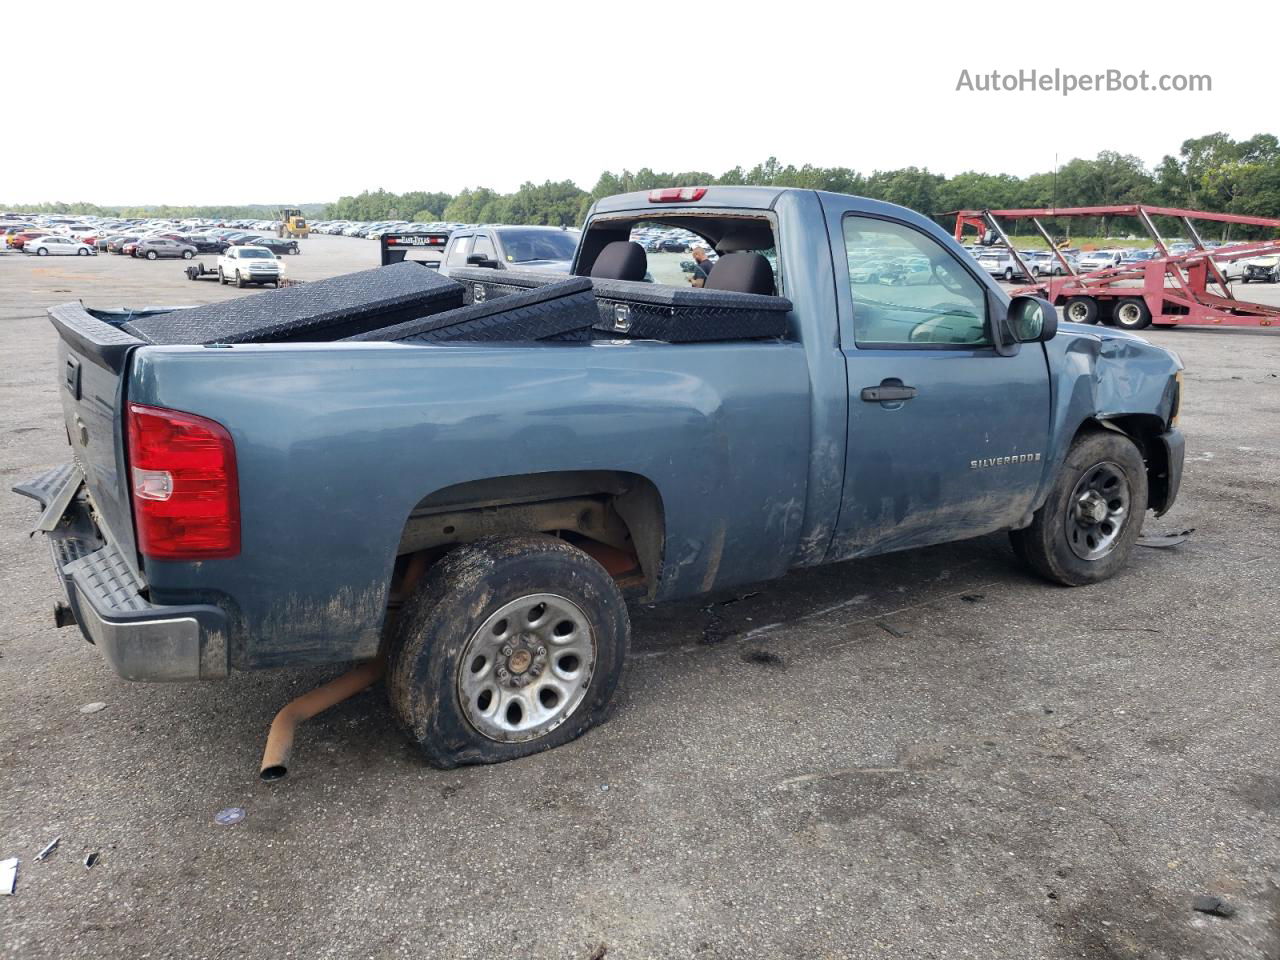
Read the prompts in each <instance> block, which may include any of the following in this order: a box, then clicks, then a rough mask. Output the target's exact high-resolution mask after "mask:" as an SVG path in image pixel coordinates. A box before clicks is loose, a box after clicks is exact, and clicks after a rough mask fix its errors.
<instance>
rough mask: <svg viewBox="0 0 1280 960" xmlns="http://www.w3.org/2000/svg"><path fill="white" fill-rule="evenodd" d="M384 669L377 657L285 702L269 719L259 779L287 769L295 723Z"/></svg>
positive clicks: (373, 680)
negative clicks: (271, 718) (273, 716)
mask: <svg viewBox="0 0 1280 960" xmlns="http://www.w3.org/2000/svg"><path fill="white" fill-rule="evenodd" d="M385 668H386V660H385V658H383V657H381V656H379V657H377V658H376V659H374V660H369V661H367V662H365V663H362V664H360V665H359V666H358V667H354V668H353V669H351V670H348V671H347V672H346V673H344V674H342V676H340V677H335V678H334V679H332V680H330V681H329V682H328V683H326V684H324V685H322V686H319V687H316V688H315V689H314V690H312V691H311V692H310V693H304V694H303V695H302V696H300V697H298V698H297V699H296V700H290V701H289V702H288V703H287V704H285V705H284V708H283V709H282V710H281V711H280V712H279V713H277V714H276V718H275V719H274V720H272V721H271V732H270V733H269V734H267V748H266V749H265V750H264V751H263V752H262V769H261V771H260V773H259V775H260V776H261V777H262V779H263V780H280V779H282V778H283V777H284V776H285V775H286V774H287V773H288V772H289V753H290V752H291V751H292V750H293V735H294V733H295V732H296V731H297V729H298V724H300V723H302V722H303V721H304V720H310V719H311V718H312V717H314V716H315V715H316V714H317V713H322V712H324V711H325V710H328V709H329V708H330V707H332V706H333V705H334V704H336V703H341V702H342V701H343V700H346V699H347V698H348V697H353V696H355V695H356V694H357V693H359V692H360V691H361V690H365V689H368V688H369V687H371V686H373V684H375V683H377V682H378V679H379V678H380V677H381V676H382V672H383V670H384V669H385Z"/></svg>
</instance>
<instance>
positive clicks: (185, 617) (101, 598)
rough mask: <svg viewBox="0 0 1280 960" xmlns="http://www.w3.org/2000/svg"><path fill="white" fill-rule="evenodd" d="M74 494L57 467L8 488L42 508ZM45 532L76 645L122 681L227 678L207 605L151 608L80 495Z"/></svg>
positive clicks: (222, 631) (72, 477) (216, 622)
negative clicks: (84, 643)
mask: <svg viewBox="0 0 1280 960" xmlns="http://www.w3.org/2000/svg"><path fill="white" fill-rule="evenodd" d="M66 484H73V485H74V486H75V487H78V486H79V484H80V474H79V471H78V470H76V469H71V470H68V469H67V468H66V467H60V468H58V469H57V470H54V471H50V472H49V473H47V474H45V475H43V476H42V477H38V478H36V479H35V480H33V481H31V482H29V483H26V484H22V485H20V486H17V487H14V492H15V493H20V494H22V495H24V496H28V497H31V498H33V499H35V500H36V501H37V502H39V503H40V505H41V507H46V506H48V504H50V503H54V502H56V500H57V499H58V497H59V495H62V494H64V493H65V490H66V487H65V485H66ZM56 521H57V523H56V526H54V528H53V529H52V530H49V531H48V533H47V536H48V538H49V547H50V549H51V550H52V552H53V565H54V570H55V572H56V573H57V575H58V579H59V580H60V581H61V582H62V586H63V589H64V590H65V591H66V594H67V603H68V604H69V605H70V607H71V611H72V613H73V614H74V616H75V622H76V623H77V624H78V625H79V627H80V631H81V633H82V634H83V635H84V638H85V639H86V640H88V641H89V642H90V643H92V644H93V645H94V646H96V647H98V648H99V649H100V650H101V651H102V653H103V655H104V656H105V657H106V658H107V662H108V663H110V664H111V667H112V669H114V670H115V671H116V673H118V674H120V676H122V677H124V678H125V679H126V680H152V681H172V680H206V679H214V678H217V677H225V676H226V675H227V615H226V612H225V611H224V610H222V609H221V608H220V607H217V606H214V605H212V604H191V605H181V606H172V605H157V604H153V603H151V602H150V601H148V600H147V599H146V597H145V596H144V592H145V585H144V584H143V583H142V581H140V580H139V579H138V578H137V576H136V575H135V574H134V573H133V571H132V569H131V568H130V567H129V564H128V563H126V562H125V559H124V557H123V556H122V555H121V553H120V551H119V550H117V549H116V547H115V545H114V544H112V543H110V542H108V541H107V540H105V539H104V538H103V536H102V533H101V531H100V530H99V529H98V527H97V525H96V524H95V523H94V522H93V519H92V517H91V516H90V513H89V509H88V504H87V502H86V501H85V500H84V498H83V495H80V496H77V497H76V498H74V499H72V500H71V502H70V504H69V505H68V506H67V507H66V509H65V510H64V511H63V512H62V514H61V516H60V517H59V518H56Z"/></svg>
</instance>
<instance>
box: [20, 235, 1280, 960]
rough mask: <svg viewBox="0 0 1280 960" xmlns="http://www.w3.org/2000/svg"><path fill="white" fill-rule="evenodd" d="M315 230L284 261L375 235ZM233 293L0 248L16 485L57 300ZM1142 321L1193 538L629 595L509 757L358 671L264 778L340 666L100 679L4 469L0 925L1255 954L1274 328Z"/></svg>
mask: <svg viewBox="0 0 1280 960" xmlns="http://www.w3.org/2000/svg"><path fill="white" fill-rule="evenodd" d="M304 250H305V252H304V253H303V254H302V255H301V256H297V257H289V258H287V261H286V262H287V264H288V267H289V270H290V275H292V276H295V277H299V278H303V279H305V278H310V277H321V276H327V275H330V274H333V273H339V272H343V271H345V270H350V269H356V268H359V267H362V266H366V265H372V263H373V261H374V258H375V247H374V245H373V244H371V243H369V242H366V241H360V240H353V239H348V238H338V237H332V238H330V237H317V238H313V239H311V240H308V241H307V242H306V243H305V244H304ZM206 259H207V260H210V261H211V260H212V258H206ZM1248 289H1249V291H1250V293H1251V294H1254V293H1256V294H1257V295H1259V297H1260V298H1261V297H1263V296H1265V297H1267V298H1269V299H1271V300H1272V302H1276V301H1280V296H1277V294H1278V293H1280V291H1277V290H1275V289H1272V288H1266V287H1251V288H1248ZM243 295H244V293H242V292H239V291H236V290H234V289H231V288H223V287H219V286H218V285H217V284H216V283H212V284H210V283H190V282H188V281H187V280H186V279H185V278H183V277H182V266H181V265H180V264H177V263H172V262H159V263H147V262H143V261H130V260H126V259H124V258H120V257H105V256H104V257H98V258H96V259H91V260H77V259H73V258H66V259H56V260H55V259H48V260H42V261H36V260H34V259H32V258H23V257H14V256H5V257H0V356H3V357H4V358H5V363H4V370H3V373H2V374H0V409H2V410H3V418H2V419H0V481H3V487H4V488H5V490H7V488H8V487H9V486H11V485H12V484H13V483H15V482H18V481H20V480H23V479H26V478H28V477H30V476H32V475H34V474H35V473H36V472H38V471H39V470H41V469H43V468H45V467H47V466H49V465H51V464H54V463H57V462H60V461H62V460H63V459H65V441H64V438H63V428H62V426H61V420H60V413H59V411H58V402H57V392H56V385H55V371H54V370H53V359H54V353H53V345H54V334H53V331H52V328H51V327H50V326H49V324H48V323H47V321H46V320H45V318H44V316H43V310H44V308H45V307H46V306H48V305H50V304H53V303H57V302H62V301H65V300H69V299H74V298H77V297H78V298H82V299H84V300H85V301H86V302H87V303H91V304H93V305H97V306H116V305H120V304H128V305H131V306H140V305H144V304H154V303H174V302H179V303H181V302H187V303H190V302H196V301H205V300H210V299H214V298H222V297H236V296H243ZM1150 337H1151V339H1152V340H1154V341H1156V342H1158V343H1161V344H1164V345H1168V346H1171V347H1173V348H1175V349H1176V350H1178V351H1179V352H1180V353H1181V355H1182V357H1183V359H1184V360H1185V362H1186V364H1187V368H1188V371H1187V375H1186V392H1185V403H1184V413H1183V427H1184V430H1185V432H1186V434H1187V438H1188V463H1187V472H1186V479H1185V483H1184V486H1183V492H1182V497H1181V499H1180V500H1179V503H1178V505H1177V507H1176V508H1175V510H1174V511H1173V512H1172V513H1171V514H1170V515H1168V516H1166V517H1164V518H1162V519H1160V520H1158V521H1150V522H1149V529H1151V530H1155V531H1174V530H1181V529H1184V528H1187V527H1194V528H1195V530H1196V532H1195V535H1194V537H1193V539H1192V540H1191V542H1190V543H1188V544H1186V545H1184V546H1182V547H1180V548H1177V549H1174V550H1149V549H1140V550H1138V551H1137V556H1136V557H1135V559H1134V562H1133V564H1132V565H1131V567H1130V569H1129V570H1128V571H1127V572H1126V573H1125V574H1124V575H1122V576H1120V577H1119V578H1117V579H1115V580H1114V581H1111V582H1109V583H1107V584H1104V585H1100V586H1097V587H1092V588H1086V589H1077V590H1065V589H1059V588H1053V587H1049V586H1046V585H1044V584H1042V583H1040V582H1037V581H1035V580H1033V579H1031V578H1030V577H1028V576H1027V575H1026V574H1024V573H1023V572H1022V571H1021V570H1020V569H1019V568H1018V567H1017V566H1015V564H1014V562H1013V558H1012V555H1011V553H1010V551H1009V549H1008V547H1007V544H1006V541H1005V539H1004V538H1003V537H998V536H997V537H990V538H985V539H982V540H977V541H972V542H967V543H961V544H955V545H951V546H946V547H938V548H934V549H929V550H924V551H918V552H913V553H907V554H900V555H895V556H891V557H887V558H882V559H880V560H876V561H865V562H863V561H859V562H853V563H847V564H843V565H839V566H834V567H829V568H823V569H819V570H813V571H809V572H806V573H802V574H798V575H794V576H791V577H789V578H787V579H785V580H783V581H780V582H777V583H772V584H768V585H764V586H761V587H758V588H752V589H749V590H743V591H738V592H736V593H733V594H727V595H718V596H716V597H713V598H712V600H711V602H708V601H707V600H702V601H699V602H694V603H687V604H680V605H675V606H670V607H660V608H656V609H647V608H644V607H640V608H637V609H635V610H634V611H633V616H634V623H635V639H634V647H633V655H632V659H631V662H630V664H629V666H628V673H627V675H626V677H625V679H624V685H623V690H622V694H621V698H620V703H619V707H618V710H617V713H616V716H615V718H614V719H613V720H612V721H611V722H610V723H608V724H607V725H605V726H604V727H602V728H600V729H599V730H597V731H594V732H592V733H590V734H588V735H587V736H586V737H585V738H584V739H582V740H580V741H578V742H576V743H574V744H571V745H570V746H568V747H565V748H562V749H559V750H555V751H552V752H550V753H546V754H542V755H540V756H537V757H534V758H530V759H527V760H522V761H518V762H515V763H510V764H506V765H502V766H497V767H487V768H471V769H466V770H461V771H452V772H439V771H436V770H432V769H430V768H428V767H427V766H425V765H424V764H423V763H422V762H421V761H420V760H419V759H417V757H416V756H415V755H414V754H413V753H412V752H410V750H409V749H408V748H407V747H406V745H405V744H404V743H403V742H402V741H401V740H400V738H399V737H398V735H397V734H396V733H395V732H394V730H393V729H392V725H391V722H390V716H389V713H388V709H387V707H386V705H385V702H384V700H383V697H382V695H381V692H380V691H378V690H374V691H370V692H369V693H366V694H363V695H361V696H359V697H357V698H355V699H353V700H351V701H349V702H348V703H345V704H343V705H341V706H339V707H337V708H335V709H334V710H333V711H331V712H330V713H328V714H326V715H324V716H323V717H321V718H319V719H317V720H316V721H314V722H313V723H311V724H310V725H308V726H307V728H306V729H305V730H304V731H303V732H302V734H301V735H300V738H299V743H298V746H297V750H296V752H295V760H294V764H293V767H292V773H291V775H290V777H289V779H287V780H285V781H283V782H280V783H278V784H272V785H266V784H262V783H260V782H259V781H258V780H257V779H256V768H257V762H258V758H259V756H260V753H261V749H262V743H263V738H264V736H265V733H266V730H267V726H268V724H269V723H270V720H271V717H272V715H273V713H274V712H275V711H276V710H277V709H278V708H279V707H280V706H281V705H282V704H283V703H284V702H285V701H287V700H288V699H289V698H291V697H292V696H295V695H296V694H298V693H300V692H302V691H304V690H306V689H307V688H309V687H310V686H312V685H314V684H315V683H317V682H319V681H322V680H324V679H326V678H327V677H329V676H332V675H333V674H335V673H337V672H338V671H337V670H336V669H334V670H312V671H307V672H296V671H295V672H278V673H264V674H255V675H241V676H234V677H233V678H232V679H231V680H229V681H226V682H221V683H210V684H204V685H196V686H144V685H135V684H130V683H126V682H124V681H122V680H119V679H117V678H116V677H115V676H114V675H113V674H112V673H111V672H110V670H109V669H108V668H107V666H106V665H105V664H104V662H103V660H102V658H101V657H100V656H99V655H98V654H97V653H96V652H95V650H94V649H93V648H92V647H91V646H89V645H88V644H86V643H84V642H83V641H82V640H81V639H80V638H79V636H78V634H77V633H76V632H75V631H74V630H61V631H60V630H55V629H54V628H53V626H52V624H51V621H50V615H49V610H50V606H51V603H52V600H53V598H54V591H55V589H56V586H55V584H54V582H53V579H52V576H51V567H50V561H49V556H48V552H47V550H46V548H45V546H44V545H43V544H42V543H40V542H39V541H38V540H32V539H28V537H27V530H28V529H29V527H30V526H31V524H32V523H33V522H34V520H35V508H34V505H33V504H32V503H30V501H26V500H23V499H21V498H18V497H15V496H10V495H0V582H3V587H2V588H0V859H2V858H4V857H8V856H19V857H21V858H22V866H21V868H20V874H19V879H18V887H17V893H16V896H14V897H11V898H2V897H0V955H2V956H4V957H6V958H15V960H17V958H21V960H37V958H45V957H49V958H54V957H57V958H66V957H84V956H92V957H100V958H117V957H119V958H138V957H173V958H213V957H235V958H247V957H255V958H256V957H263V958H272V960H278V958H282V957H297V958H322V957H333V958H347V957H357V956H358V957H368V958H392V957H415V958H416V957H433V958H451V957H475V958H486V960H488V958H494V957H503V956H512V957H536V958H557V960H558V958H563V960H586V958H588V957H597V958H598V957H601V956H607V957H608V958H609V960H622V958H657V957H673V958H676V957H680V958H683V957H698V958H703V957H705V958H712V957H716V958H720V957H748V956H751V957H805V958H810V957H891V958H899V957H932V958H940V960H941V958H946V960H952V958H957V957H968V958H993V960H994V958H999V960H1008V958H1013V957H1019V958H1022V957H1026V958H1032V957H1034V958H1041V957H1044V958H1067V957H1082V956H1083V957H1090V958H1093V957H1106V958H1139V957H1141V958H1149V957H1157V958H1175V957H1223V958H1227V957H1230V958H1257V960H1264V958H1265V960H1275V958H1277V957H1280V831H1278V830H1277V816H1278V815H1280V772H1278V770H1280V697H1278V696H1277V693H1278V692H1280V653H1278V650H1277V627H1276V624H1277V620H1278V619H1280V617H1278V615H1280V600H1278V599H1277V597H1278V594H1277V592H1276V590H1275V586H1274V585H1275V583H1276V582H1277V579H1278V578H1280V549H1278V547H1277V544H1280V515H1278V514H1277V508H1278V507H1280V451H1278V449H1277V437H1278V436H1280V428H1278V427H1277V423H1278V422H1280V420H1278V418H1280V333H1277V332H1269V331H1258V330H1243V331H1231V330H1210V331H1198V332H1196V331H1189V330H1174V331H1155V332H1152V333H1150ZM92 702H103V703H105V704H106V708H105V709H103V710H101V711H100V712H96V713H90V714H85V713H82V712H81V709H80V708H81V707H82V706H83V705H85V704H89V703H92ZM231 806H238V807H243V808H244V809H245V811H246V817H245V819H244V820H243V821H242V822H240V823H238V824H235V825H232V826H221V825H219V824H218V823H216V822H215V821H214V816H215V814H217V812H218V811H219V810H220V809H222V808H225V807H231ZM55 836H61V838H62V840H61V846H60V847H59V848H58V850H57V851H56V852H55V853H54V854H53V855H52V856H51V857H50V858H49V859H48V860H47V861H46V862H43V863H35V862H33V859H34V856H35V854H36V853H37V852H38V851H39V850H40V848H41V847H43V846H44V845H45V844H46V843H47V842H48V841H49V840H51V839H52V838H53V837H55ZM92 852H97V853H99V854H100V860H99V861H98V863H97V865H96V866H94V867H93V868H92V869H90V870H86V869H85V867H84V865H83V861H84V858H85V856H86V855H87V854H89V853H92ZM1200 894H1210V895H1215V896H1221V897H1223V898H1225V899H1226V900H1228V901H1229V902H1230V903H1231V904H1232V905H1234V907H1235V908H1236V911H1237V912H1236V913H1235V915H1234V916H1232V917H1231V918H1229V919H1223V918H1217V917H1212V916H1207V915H1204V914H1200V913H1196V912H1194V911H1193V910H1192V906H1191V904H1192V898H1193V897H1195V896H1197V895H1200Z"/></svg>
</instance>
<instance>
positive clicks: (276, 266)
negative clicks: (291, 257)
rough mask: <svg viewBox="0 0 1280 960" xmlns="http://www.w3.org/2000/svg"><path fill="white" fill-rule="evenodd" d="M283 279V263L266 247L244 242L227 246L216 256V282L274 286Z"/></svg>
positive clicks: (238, 285) (242, 285)
mask: <svg viewBox="0 0 1280 960" xmlns="http://www.w3.org/2000/svg"><path fill="white" fill-rule="evenodd" d="M283 279H284V264H283V263H281V262H280V258H279V257H277V256H276V255H275V254H274V253H272V252H271V251H270V250H268V249H267V248H266V247H255V246H252V245H251V244H246V245H245V246H243V247H228V248H227V249H226V251H225V252H224V253H223V254H222V256H220V257H218V282H219V283H234V284H235V285H236V286H237V287H246V286H248V285H249V284H251V283H259V284H261V283H271V284H275V285H276V286H279V285H280V281H281V280H283Z"/></svg>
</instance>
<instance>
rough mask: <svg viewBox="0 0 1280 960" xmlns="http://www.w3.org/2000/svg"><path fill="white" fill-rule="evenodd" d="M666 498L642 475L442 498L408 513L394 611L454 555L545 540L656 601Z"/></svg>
mask: <svg viewBox="0 0 1280 960" xmlns="http://www.w3.org/2000/svg"><path fill="white" fill-rule="evenodd" d="M665 530H666V527H665V523H664V515H663V506H662V497H661V495H660V494H659V492H658V489H657V487H655V486H654V485H653V483H652V482H651V481H650V480H648V479H647V478H645V477H642V476H640V475H639V474H635V473H629V472H624V471H611V470H580V471H565V472H556V473H536V474H524V475H517V476H507V477H492V478H487V479H484V480H473V481H469V482H467V483H461V484H456V485H454V486H451V487H446V488H444V489H442V490H437V491H435V492H434V493H431V494H429V495H427V496H426V497H424V498H423V499H422V500H420V501H419V502H418V503H417V504H416V505H415V506H414V508H413V510H411V511H410V513H409V516H408V518H407V519H406V520H405V525H404V528H403V530H402V531H401V534H400V542H399V544H398V546H397V548H396V565H395V573H394V576H393V581H392V590H391V605H392V607H395V606H396V605H398V604H399V603H402V602H403V601H404V599H406V598H407V597H408V595H409V594H410V593H411V592H412V590H413V587H414V586H415V585H416V583H417V581H418V579H420V578H421V576H422V574H424V573H425V572H426V571H427V570H428V569H429V568H430V567H431V565H432V564H434V563H435V562H436V561H437V560H439V559H440V558H441V557H443V556H444V555H445V554H446V553H448V552H449V550H451V549H452V548H453V547H456V546H458V545H460V544H463V543H470V542H472V541H475V540H479V539H481V538H482V537H490V536H504V535H506V536H509V535H515V534H524V533H544V534H548V535H550V536H554V537H558V538H560V539H562V540H565V541H567V542H569V543H572V544H573V545H574V546H576V547H578V548H579V549H581V550H582V551H583V552H584V553H586V554H587V555H588V556H591V557H592V558H594V559H595V560H596V561H597V562H599V563H600V565H601V566H603V567H604V568H605V569H606V570H607V571H608V572H609V573H610V575H611V576H613V578H614V580H615V581H617V583H618V585H619V587H620V588H622V590H623V592H624V594H627V595H630V596H636V597H647V598H652V597H653V596H654V595H655V594H656V592H657V587H658V580H659V577H660V575H661V566H662V550H663V544H664V542H665V536H666V535H665Z"/></svg>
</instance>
